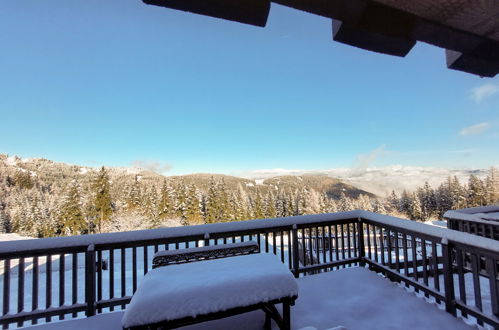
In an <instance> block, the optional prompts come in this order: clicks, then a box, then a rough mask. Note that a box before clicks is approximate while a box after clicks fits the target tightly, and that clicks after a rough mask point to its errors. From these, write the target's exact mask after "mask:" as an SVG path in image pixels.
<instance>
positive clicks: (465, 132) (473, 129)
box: [459, 122, 490, 136]
mask: <svg viewBox="0 0 499 330" xmlns="http://www.w3.org/2000/svg"><path fill="white" fill-rule="evenodd" d="M489 126H490V124H489V123H487V122H484V123H480V124H476V125H473V126H469V127H465V128H463V129H462V130H460V131H459V134H461V135H462V136H469V135H477V134H480V133H483V132H484V131H485V130H486V129H487V128H489Z"/></svg>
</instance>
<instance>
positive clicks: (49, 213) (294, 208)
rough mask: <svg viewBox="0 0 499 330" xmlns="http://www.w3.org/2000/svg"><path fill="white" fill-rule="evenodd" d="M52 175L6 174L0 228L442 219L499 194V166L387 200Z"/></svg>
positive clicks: (276, 188)
mask: <svg viewBox="0 0 499 330" xmlns="http://www.w3.org/2000/svg"><path fill="white" fill-rule="evenodd" d="M61 176H62V177H66V181H64V180H62V179H61V180H56V181H47V180H45V179H41V178H40V177H41V176H37V175H33V173H31V174H30V172H29V171H26V170H23V169H19V170H18V171H17V172H15V173H14V174H9V175H2V173H0V231H1V232H16V233H19V234H21V235H24V236H31V237H51V236H69V235H82V234H88V233H100V232H115V231H128V230H136V229H148V228H158V227H163V226H179V225H195V224H204V223H214V222H229V221H240V220H249V219H259V218H274V217H286V216H295V215H303V214H317V213H328V212H341V211H348V210H353V209H363V210H367V211H373V212H377V213H381V214H392V215H396V216H402V217H407V218H408V219H413V220H427V219H435V218H441V216H442V215H443V213H444V212H445V211H447V210H450V209H459V208H465V207H473V206H481V205H487V204H494V203H497V202H498V201H499V190H498V187H499V182H498V179H499V177H498V175H497V171H496V170H495V169H494V168H491V169H490V172H489V175H488V176H487V177H486V178H485V179H484V180H481V179H479V178H478V177H476V176H474V175H471V176H470V177H469V180H468V182H467V183H466V184H464V183H460V182H459V181H458V179H457V178H455V177H454V178H448V179H447V180H446V181H445V182H444V183H442V184H441V185H440V186H439V187H437V188H436V189H433V188H432V187H430V186H429V185H428V184H425V185H424V186H423V187H420V188H418V189H417V190H416V191H415V192H403V193H402V194H401V195H400V196H398V195H397V194H395V193H392V194H391V196H389V197H388V198H385V199H377V198H371V197H368V196H366V195H360V196H359V197H358V198H351V197H348V196H347V195H345V193H341V195H340V196H339V197H337V198H331V196H330V195H328V194H327V193H325V192H319V191H317V190H314V189H312V188H310V187H307V186H303V187H300V188H292V187H290V186H289V185H288V186H286V185H280V184H271V185H270V184H269V185H267V184H264V185H252V184H247V183H246V184H245V183H244V182H242V183H237V184H236V185H231V186H229V185H228V184H226V181H225V180H224V178H223V177H220V176H219V177H216V178H215V177H211V179H210V180H209V182H208V184H207V185H206V184H199V183H198V182H197V181H194V182H193V181H191V182H186V181H185V180H184V179H183V178H182V177H181V178H176V179H175V180H174V179H171V178H165V179H163V178H161V177H159V176H158V178H161V179H160V180H156V181H151V180H149V181H147V180H145V179H144V178H143V177H141V176H140V175H135V176H134V179H131V178H128V179H127V180H120V179H119V178H118V177H116V176H113V178H110V175H109V171H108V169H106V168H104V167H103V168H101V169H100V170H99V171H92V172H89V173H87V174H85V175H84V176H79V179H78V176H76V179H75V176H68V174H64V173H62V174H61Z"/></svg>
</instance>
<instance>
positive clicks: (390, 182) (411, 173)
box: [241, 165, 488, 197]
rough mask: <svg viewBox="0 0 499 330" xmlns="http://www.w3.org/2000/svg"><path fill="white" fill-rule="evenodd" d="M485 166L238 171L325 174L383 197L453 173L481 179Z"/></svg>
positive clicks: (255, 174)
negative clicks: (470, 167) (474, 167)
mask: <svg viewBox="0 0 499 330" xmlns="http://www.w3.org/2000/svg"><path fill="white" fill-rule="evenodd" d="M487 173H488V169H445V168H436V167H416V166H402V165H393V166H386V167H377V168H376V167H373V168H365V169H359V168H353V169H352V168H339V169H329V170H286V169H271V170H258V171H252V172H246V173H242V174H241V176H243V177H246V178H252V179H256V180H258V179H266V178H272V177H275V176H304V175H314V176H327V177H332V178H336V179H338V180H341V181H342V182H343V183H345V184H349V185H351V186H354V187H356V188H358V189H361V190H365V191H369V192H371V193H373V194H375V195H378V196H381V197H385V196H387V195H388V194H390V193H391V191H392V190H395V191H396V192H397V193H401V192H402V191H403V190H407V191H413V190H415V189H416V188H418V187H421V186H423V185H424V183H425V182H428V183H429V184H430V185H431V186H433V187H434V188H436V187H437V186H438V185H440V184H441V183H442V182H443V181H445V180H446V179H447V177H449V176H450V177H454V176H456V177H457V178H458V179H459V181H461V182H463V183H464V182H467V181H468V178H469V176H470V175H471V174H474V175H476V176H478V177H479V178H481V179H483V178H485V176H486V175H487Z"/></svg>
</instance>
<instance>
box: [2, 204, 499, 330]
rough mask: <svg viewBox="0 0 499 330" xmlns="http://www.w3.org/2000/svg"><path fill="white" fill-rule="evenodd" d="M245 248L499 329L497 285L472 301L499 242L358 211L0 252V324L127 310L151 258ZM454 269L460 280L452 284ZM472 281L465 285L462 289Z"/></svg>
mask: <svg viewBox="0 0 499 330" xmlns="http://www.w3.org/2000/svg"><path fill="white" fill-rule="evenodd" d="M244 241H256V242H258V244H259V246H260V251H262V252H269V253H273V254H275V255H276V256H277V257H279V258H280V259H281V261H282V262H283V263H285V264H287V265H288V267H289V268H290V270H291V271H292V272H293V274H294V275H295V276H296V277H299V276H300V275H302V274H314V273H317V272H322V271H328V270H335V269H336V270H337V269H340V268H344V267H348V266H352V265H365V264H368V265H369V267H370V268H372V269H373V270H376V271H380V272H382V273H384V274H385V275H386V276H387V277H388V278H390V279H392V280H396V281H402V282H404V283H406V285H409V286H411V287H414V288H416V289H417V290H420V291H422V292H424V293H425V294H427V295H428V296H431V297H434V299H435V300H436V301H444V302H445V303H446V307H447V310H448V311H449V312H451V313H452V314H454V315H456V312H455V310H456V308H457V309H459V310H460V311H461V315H464V314H466V315H467V314H470V315H473V316H474V317H476V318H477V319H478V320H479V321H480V322H485V323H488V324H492V325H495V324H496V323H497V321H496V317H497V315H498V314H497V313H498V312H497V303H498V301H497V300H498V298H497V292H496V291H497V286H496V291H494V290H490V293H489V297H490V299H489V301H486V304H484V305H486V306H482V299H481V297H484V296H485V294H482V292H481V291H480V290H481V289H480V288H478V291H479V292H480V294H481V295H479V296H478V297H479V298H480V299H476V298H477V289H476V285H475V282H476V280H477V278H476V277H477V276H479V278H478V279H479V281H482V277H483V276H485V275H487V274H491V272H494V267H492V266H493V265H496V266H497V259H498V256H499V242H497V241H493V240H490V239H486V238H483V237H477V236H472V235H469V234H466V233H461V232H456V231H452V230H448V229H445V228H438V227H434V226H429V225H425V224H422V223H416V222H413V221H407V220H403V219H399V218H395V217H391V216H385V215H380V214H376V213H372V212H366V211H361V210H356V211H349V212H340V213H331V214H319V215H304V216H296V217H287V218H276V219H260V220H249V221H241V222H232V223H217V224H206V225H198V226H189V227H175V228H161V229H153V230H141V231H132V232H123V233H107V234H94V235H85V236H76V237H57V238H45V239H36V240H25V241H22V242H15V241H14V242H5V243H0V265H2V264H3V269H0V272H1V274H2V276H1V282H0V287H3V300H2V301H1V302H0V303H1V310H2V316H1V317H0V324H1V325H3V327H4V328H7V327H8V326H9V325H10V324H16V323H17V325H18V326H26V325H30V324H36V323H41V322H51V321H53V319H54V318H58V319H64V318H71V317H84V316H85V315H86V316H92V315H94V314H97V313H103V312H107V311H112V310H114V309H116V308H121V309H123V308H125V306H126V304H128V302H129V300H130V298H131V296H132V295H133V293H134V292H135V290H136V288H137V284H138V282H139V281H140V279H141V278H142V277H143V276H144V275H145V274H146V273H147V272H148V270H149V269H150V268H151V264H152V257H153V255H154V253H155V252H157V251H159V250H171V249H184V248H189V247H198V246H211V245H218V244H226V243H234V242H244ZM456 256H457V257H456ZM475 256H478V257H475ZM473 260H474V261H473ZM482 263H483V265H482ZM477 265H478V266H477ZM473 267H474V268H473ZM453 270H457V271H458V272H460V273H458V274H454V275H455V276H456V279H455V280H454V279H453V276H454V275H453V273H452V271H453ZM468 273H470V274H472V280H471V282H470V283H468V282H463V281H462V280H463V276H462V275H463V274H464V275H466V274H468ZM449 274H450V275H449ZM495 274H496V275H492V276H489V277H488V278H489V279H492V278H496V277H494V276H497V267H496V268H495ZM431 281H432V283H433V284H430V282H431ZM489 282H490V283H489V284H490V285H492V284H491V283H492V281H489ZM441 284H442V285H441ZM496 284H497V283H496ZM454 285H456V286H457V287H458V288H459V289H461V287H462V286H464V287H465V289H468V293H469V292H472V293H474V295H473V299H474V300H473V301H474V302H475V305H474V306H473V307H470V306H471V305H470V302H471V301H472V300H470V299H467V298H466V297H464V300H463V297H462V296H460V299H455V297H454V295H453V290H451V288H453V287H454ZM482 288H483V285H482ZM461 291H462V290H461ZM456 292H457V291H456ZM494 292H495V293H494ZM478 301H479V303H477V302H478ZM477 304H478V305H477ZM462 311H464V314H463V312H462ZM494 322H496V323H494ZM497 324H499V323H497Z"/></svg>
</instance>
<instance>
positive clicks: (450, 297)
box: [437, 237, 457, 316]
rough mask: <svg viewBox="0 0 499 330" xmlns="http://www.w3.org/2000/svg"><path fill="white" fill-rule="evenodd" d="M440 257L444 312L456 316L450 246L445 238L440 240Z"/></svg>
mask: <svg viewBox="0 0 499 330" xmlns="http://www.w3.org/2000/svg"><path fill="white" fill-rule="evenodd" d="M442 257H443V264H444V269H443V272H444V287H445V310H446V311H447V312H448V313H450V314H452V315H454V316H456V315H457V314H456V297H455V293H454V277H453V275H452V246H451V244H450V243H449V241H448V239H447V238H445V237H444V238H442ZM437 274H438V273H437Z"/></svg>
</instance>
